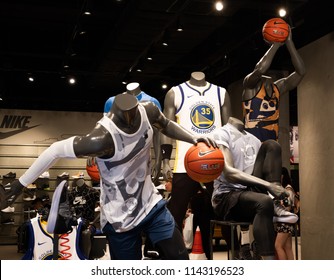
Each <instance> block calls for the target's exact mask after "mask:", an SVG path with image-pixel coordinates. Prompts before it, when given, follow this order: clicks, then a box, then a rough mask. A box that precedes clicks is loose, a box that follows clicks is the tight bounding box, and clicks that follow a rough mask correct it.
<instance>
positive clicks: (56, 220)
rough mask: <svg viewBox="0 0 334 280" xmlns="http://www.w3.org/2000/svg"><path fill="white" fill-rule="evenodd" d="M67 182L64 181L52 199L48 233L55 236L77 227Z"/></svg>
mask: <svg viewBox="0 0 334 280" xmlns="http://www.w3.org/2000/svg"><path fill="white" fill-rule="evenodd" d="M67 188H68V184H67V181H65V180H64V181H62V182H61V183H60V184H59V185H58V186H57V187H56V190H55V192H54V194H53V197H52V204H51V209H50V213H49V217H48V224H47V231H48V232H49V233H54V234H65V233H69V232H71V231H72V229H73V228H72V227H73V226H76V225H77V221H76V219H75V217H74V213H73V211H71V207H70V203H69V200H68V194H67Z"/></svg>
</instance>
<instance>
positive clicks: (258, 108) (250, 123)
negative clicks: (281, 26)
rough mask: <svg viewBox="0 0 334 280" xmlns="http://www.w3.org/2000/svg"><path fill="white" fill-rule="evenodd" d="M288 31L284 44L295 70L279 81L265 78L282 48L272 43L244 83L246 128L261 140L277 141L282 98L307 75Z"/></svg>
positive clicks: (243, 96)
mask: <svg viewBox="0 0 334 280" xmlns="http://www.w3.org/2000/svg"><path fill="white" fill-rule="evenodd" d="M289 31H290V32H289V36H288V38H287V40H286V41H285V43H284V44H285V45H286V47H287V49H288V51H289V53H290V56H291V60H292V64H293V66H294V67H295V71H294V72H293V73H291V74H290V75H288V76H287V77H284V78H281V79H278V80H277V81H274V80H273V78H272V77H270V76H265V75H264V74H265V73H266V72H267V71H268V69H269V67H270V65H271V63H272V61H273V59H274V56H275V54H276V52H277V50H278V49H279V47H280V46H282V45H283V44H282V43H273V44H271V46H270V47H269V49H268V51H267V52H266V53H265V54H264V56H263V57H262V58H261V59H260V61H259V62H258V63H257V64H256V65H255V68H254V70H253V72H251V73H250V74H248V75H247V76H246V77H245V79H244V82H243V86H244V91H243V94H242V102H243V108H244V121H245V127H246V129H247V131H249V132H250V133H252V134H254V135H255V136H256V137H258V138H259V139H260V140H261V141H265V140H267V139H273V140H277V139H278V119H279V101H280V96H281V95H282V94H284V93H286V92H289V91H290V90H292V89H294V88H296V87H297V85H298V84H299V83H300V82H301V80H302V79H303V77H304V76H305V72H306V71H305V65H304V62H303V60H302V58H301V57H300V55H299V54H298V52H297V50H296V48H295V45H294V43H293V41H292V32H291V29H290V30H289Z"/></svg>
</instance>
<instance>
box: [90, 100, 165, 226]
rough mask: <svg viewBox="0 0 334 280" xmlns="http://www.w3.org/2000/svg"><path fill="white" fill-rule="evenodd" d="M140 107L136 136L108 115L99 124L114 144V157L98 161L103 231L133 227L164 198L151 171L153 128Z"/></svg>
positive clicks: (98, 159)
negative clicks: (115, 122)
mask: <svg viewBox="0 0 334 280" xmlns="http://www.w3.org/2000/svg"><path fill="white" fill-rule="evenodd" d="M138 108H139V112H140V117H141V125H140V128H139V129H138V130H137V131H136V132H134V133H133V134H127V133H125V132H123V131H122V130H120V129H119V128H118V127H117V126H116V125H115V124H114V122H113V121H112V120H111V119H110V118H108V117H106V116H104V117H103V118H102V119H101V120H100V121H99V124H101V125H102V126H103V127H105V128H106V129H107V130H108V131H109V132H110V134H111V136H112V138H113V141H114V145H115V155H114V156H113V157H112V158H109V159H101V158H97V159H96V162H97V165H98V167H99V172H100V176H101V197H100V205H101V228H103V227H104V226H105V225H106V223H107V222H109V223H110V224H111V225H112V226H113V228H114V230H115V231H116V232H125V231H128V230H130V229H132V228H134V227H135V226H136V225H138V224H139V223H140V222H141V221H142V220H143V219H144V218H145V217H146V216H147V214H148V213H149V212H150V211H151V209H152V208H153V207H154V205H156V204H157V202H158V201H160V200H161V199H162V196H161V195H160V194H159V192H158V191H157V190H156V188H155V187H154V184H153V183H152V180H151V169H150V168H149V166H150V147H151V144H152V136H153V130H152V126H151V125H150V123H149V121H148V118H147V115H146V111H145V109H144V107H143V106H141V105H140V103H139V105H138Z"/></svg>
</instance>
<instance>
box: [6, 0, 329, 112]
mask: <svg viewBox="0 0 334 280" xmlns="http://www.w3.org/2000/svg"><path fill="white" fill-rule="evenodd" d="M213 2H214V1H213V0H123V1H121V0H118V1H117V0H89V1H88V0H29V1H27V0H0V34H1V37H0V96H1V98H2V101H0V108H14V109H36V110H64V111H67V110H71V111H92V112H100V111H102V110H103V105H104V102H105V100H106V99H107V98H108V97H110V96H112V95H116V94H118V93H121V92H124V91H125V85H124V84H122V82H123V81H126V82H132V81H136V82H139V83H140V84H141V88H142V90H144V91H145V92H146V93H148V94H150V95H152V96H155V97H156V98H157V99H158V100H159V101H160V102H161V103H163V99H164V95H165V93H166V91H167V90H168V89H169V88H170V87H172V86H174V85H176V84H179V83H181V82H183V81H185V80H188V78H189V76H190V73H191V72H193V71H203V72H204V73H205V74H206V76H207V80H209V81H210V82H213V83H216V84H218V85H221V86H224V87H227V86H228V85H229V84H230V83H232V82H234V81H236V80H239V79H240V78H242V77H243V76H244V75H245V74H246V73H248V72H250V71H251V70H252V69H253V67H254V65H255V63H256V62H257V61H258V59H259V58H260V57H261V56H262V55H263V54H264V52H265V51H266V50H267V48H268V46H267V45H266V44H265V42H264V41H263V39H262V35H261V29H262V26H263V24H264V23H265V22H266V21H267V20H268V19H269V18H272V17H277V9H278V8H279V7H280V6H281V5H284V6H286V7H287V8H288V9H289V14H288V16H287V18H286V20H287V21H288V23H290V25H291V26H292V28H293V39H294V42H295V45H296V47H297V48H300V47H303V46H304V45H306V44H308V43H310V42H312V41H314V40H315V39H318V38H320V37H321V36H323V35H325V34H327V33H329V32H331V31H333V30H334V28H333V26H334V25H333V22H334V21H333V20H332V18H333V15H332V14H333V9H332V7H331V6H332V4H330V3H326V2H330V1H328V0H327V1H319V0H309V1H307V0H278V1H274V0H263V1H260V0H249V1H247V0H223V3H224V10H223V11H222V12H220V13H219V12H216V11H214V9H213ZM86 10H89V11H90V12H91V15H89V16H87V15H84V11H86ZM179 21H180V23H181V24H182V25H183V28H184V31H183V32H177V31H176V26H177V23H178V22H179ZM82 32H85V33H84V34H81V33H82ZM164 36H167V38H168V40H169V45H168V47H164V46H162V45H161V41H162V39H163V37H164ZM151 51H152V52H153V60H152V61H148V60H146V55H147V53H148V52H151ZM65 65H68V66H69V67H68V68H65V67H64V66H65ZM139 65H140V66H142V72H137V66H139ZM273 67H274V68H276V69H287V70H290V69H291V67H292V66H291V63H290V61H289V55H288V53H287V52H286V50H285V48H281V50H280V51H279V52H278V54H277V56H276V57H275V60H274V65H273ZM29 73H30V74H32V75H34V77H35V81H34V82H33V83H31V82H29V81H28V79H27V78H28V74H29ZM70 75H73V76H75V77H76V78H77V83H76V84H75V85H69V84H68V83H67V79H66V77H68V76H70ZM162 82H166V83H167V84H168V88H167V89H165V90H163V89H161V83H162Z"/></svg>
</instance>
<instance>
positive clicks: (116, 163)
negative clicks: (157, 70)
mask: <svg viewBox="0 0 334 280" xmlns="http://www.w3.org/2000/svg"><path fill="white" fill-rule="evenodd" d="M152 125H153V126H154V127H156V128H157V129H159V131H161V132H162V133H164V134H166V135H167V136H168V137H172V138H175V139H178V140H181V141H187V142H189V143H191V144H196V143H198V142H205V143H206V144H207V145H209V146H210V145H212V146H214V147H217V146H216V144H215V142H214V141H212V140H211V139H210V138H207V137H203V136H196V135H194V134H192V133H190V132H188V131H187V130H185V129H184V128H182V127H181V126H179V125H178V124H176V123H175V122H173V121H171V120H169V119H167V118H166V117H165V116H164V115H163V113H162V112H161V111H160V110H159V109H158V108H157V106H155V105H154V104H153V103H152V102H143V103H139V102H138V100H137V99H136V98H135V97H134V96H132V95H130V94H119V95H117V96H116V97H115V101H114V104H113V106H112V108H111V110H110V112H109V113H108V114H107V115H105V116H103V118H102V119H100V120H99V121H98V122H97V125H96V126H95V127H94V128H93V129H92V130H91V132H90V133H88V134H87V135H85V136H73V137H71V138H68V139H65V140H62V141H58V142H55V143H53V144H52V145H51V146H50V147H49V148H47V149H46V150H45V151H44V152H43V153H42V154H41V155H40V156H39V157H38V158H37V159H36V161H35V162H34V163H33V164H32V166H31V167H30V168H29V169H28V170H27V171H26V172H25V173H24V175H23V176H21V177H20V178H19V179H18V180H15V181H14V182H13V183H12V184H11V186H13V187H12V188H11V191H9V192H5V191H4V189H3V188H1V189H0V198H1V201H0V202H1V207H3V206H6V204H8V198H9V197H11V196H13V195H15V196H16V195H18V194H19V193H20V192H22V189H23V187H24V186H26V185H28V184H30V183H31V182H33V181H34V180H35V179H36V178H37V177H38V176H39V175H40V174H41V173H43V172H44V171H45V170H47V169H49V168H50V167H51V166H53V165H54V164H55V162H56V161H57V160H58V159H59V158H68V159H71V158H72V159H74V158H81V157H87V156H91V157H96V164H97V165H98V168H99V172H100V176H101V196H100V207H101V228H102V231H103V232H104V233H105V234H106V236H107V239H108V242H109V249H110V255H111V256H112V258H113V259H141V257H142V251H141V240H142V239H141V238H142V232H143V231H145V233H146V234H147V235H148V236H149V238H150V240H151V241H152V243H153V244H154V245H155V246H157V248H159V252H161V256H162V258H164V259H189V256H188V253H187V250H186V248H185V246H184V243H183V239H182V235H181V234H180V232H179V231H178V230H176V228H175V223H174V220H173V217H172V215H171V214H170V212H169V211H168V209H167V208H166V201H165V200H163V199H162V196H161V195H160V194H159V193H158V191H157V190H156V188H155V187H154V184H153V183H152V179H151V176H150V170H149V164H148V163H149V161H150V154H149V153H150V147H151V144H152V137H153V131H152ZM13 190H14V191H13ZM130 190H131V193H128V191H130ZM65 191H66V188H65ZM57 194H58V195H59V196H58V197H56V198H54V199H53V201H55V203H59V206H58V207H55V209H59V210H62V211H63V210H66V209H65V208H66V206H67V207H68V208H69V205H67V204H66V201H64V200H62V199H61V194H62V192H57ZM6 207H7V206H6ZM68 211H70V209H69V210H68ZM68 211H63V212H67V213H68ZM51 212H52V211H51ZM49 216H52V219H53V220H55V219H56V220H58V219H60V220H61V219H63V220H64V219H66V217H63V216H62V212H60V211H59V212H58V211H57V212H56V213H50V215H49ZM54 224H55V227H56V226H57V223H54ZM69 230H70V229H69ZM130 230H131V233H130V234H129V231H130ZM52 231H53V232H55V231H56V228H53V230H52Z"/></svg>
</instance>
